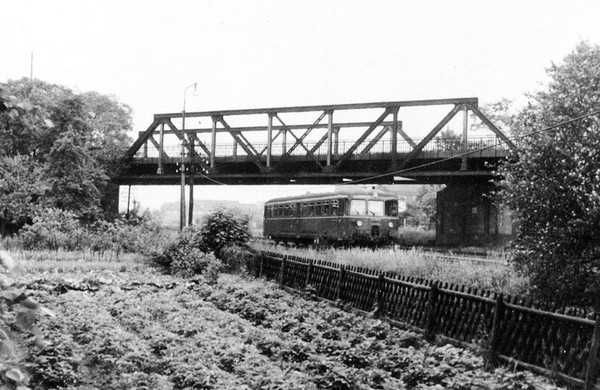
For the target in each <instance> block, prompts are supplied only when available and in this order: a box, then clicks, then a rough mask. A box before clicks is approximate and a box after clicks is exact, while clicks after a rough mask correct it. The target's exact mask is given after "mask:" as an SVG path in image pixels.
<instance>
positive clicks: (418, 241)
mask: <svg viewBox="0 0 600 390" xmlns="http://www.w3.org/2000/svg"><path fill="white" fill-rule="evenodd" d="M398 244H399V245H401V246H433V245H434V244H435V230H425V229H421V228H402V229H400V230H399V231H398Z"/></svg>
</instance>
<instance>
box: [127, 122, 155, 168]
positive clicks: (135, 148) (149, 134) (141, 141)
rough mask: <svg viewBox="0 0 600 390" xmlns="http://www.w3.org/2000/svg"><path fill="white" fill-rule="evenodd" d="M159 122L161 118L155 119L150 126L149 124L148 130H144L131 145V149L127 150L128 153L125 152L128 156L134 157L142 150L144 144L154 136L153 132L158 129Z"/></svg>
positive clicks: (129, 157)
mask: <svg viewBox="0 0 600 390" xmlns="http://www.w3.org/2000/svg"><path fill="white" fill-rule="evenodd" d="M159 124H160V120H159V119H154V121H153V122H152V123H151V124H150V126H148V129H146V131H144V133H143V134H142V135H141V136H140V137H139V138H138V139H137V140H136V141H135V142H134V143H133V145H131V147H130V148H129V150H127V153H126V154H125V156H126V158H128V159H131V158H133V156H135V154H136V153H137V152H138V150H140V148H141V147H142V145H144V144H145V143H146V142H147V141H148V139H149V138H150V137H152V134H154V130H156V128H157V127H158V125H159ZM159 153H160V151H159Z"/></svg>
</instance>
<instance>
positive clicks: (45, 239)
mask: <svg viewBox="0 0 600 390" xmlns="http://www.w3.org/2000/svg"><path fill="white" fill-rule="evenodd" d="M84 236H85V231H84V229H83V228H82V227H81V226H80V225H79V222H78V221H77V216H76V215H75V214H74V213H72V212H70V211H64V210H60V209H56V208H49V209H44V210H41V211H39V212H37V213H36V215H35V216H34V217H33V224H32V225H26V226H24V227H23V229H22V230H21V234H20V237H21V243H22V245H23V247H24V248H26V249H51V250H58V249H66V250H75V249H82V246H83V245H84V244H83V237H84Z"/></svg>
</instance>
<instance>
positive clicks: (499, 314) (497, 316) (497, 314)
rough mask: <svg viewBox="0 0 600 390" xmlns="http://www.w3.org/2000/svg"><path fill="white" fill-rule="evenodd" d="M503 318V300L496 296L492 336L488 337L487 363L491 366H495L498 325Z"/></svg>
mask: <svg viewBox="0 0 600 390" xmlns="http://www.w3.org/2000/svg"><path fill="white" fill-rule="evenodd" d="M503 318H504V298H503V296H502V294H498V295H497V296H496V305H495V307H494V320H493V322H492V335H491V337H490V350H489V363H490V364H491V365H493V366H495V365H496V364H497V362H498V361H497V360H498V347H499V346H500V325H501V323H502V319H503Z"/></svg>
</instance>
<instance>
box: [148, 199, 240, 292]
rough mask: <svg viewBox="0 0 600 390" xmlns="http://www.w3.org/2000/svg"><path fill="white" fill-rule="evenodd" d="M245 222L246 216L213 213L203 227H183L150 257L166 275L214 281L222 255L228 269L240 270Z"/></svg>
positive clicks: (223, 212)
mask: <svg viewBox="0 0 600 390" xmlns="http://www.w3.org/2000/svg"><path fill="white" fill-rule="evenodd" d="M248 221H249V218H248V217H247V216H242V217H237V218H236V216H234V214H233V213H232V212H231V211H226V210H223V209H221V210H217V211H215V212H213V213H212V214H210V215H208V216H207V217H206V219H205V221H204V224H203V225H201V226H199V227H198V226H189V227H187V228H185V229H184V230H183V231H182V232H181V233H180V234H179V236H177V238H176V239H175V240H174V241H173V242H172V243H170V244H169V245H167V247H166V248H165V249H164V250H163V251H162V252H160V253H157V254H156V255H154V256H152V258H151V259H152V262H153V263H154V264H155V265H157V266H159V267H161V268H163V269H164V270H165V271H167V272H169V273H173V274H178V275H182V276H192V275H196V274H203V275H204V276H205V277H206V278H207V280H209V281H216V279H217V277H218V274H219V271H220V270H221V269H222V268H223V263H221V260H220V259H222V258H223V256H225V257H226V263H227V268H228V269H231V270H238V269H241V268H242V267H243V264H245V262H246V261H247V258H248V257H247V256H248V255H247V254H245V253H244V252H245V251H246V252H247V249H245V244H246V243H247V242H248V240H249V239H250V233H249V229H248ZM225 248H230V249H225ZM238 255H242V257H239V258H238V257H237V256H238Z"/></svg>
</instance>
